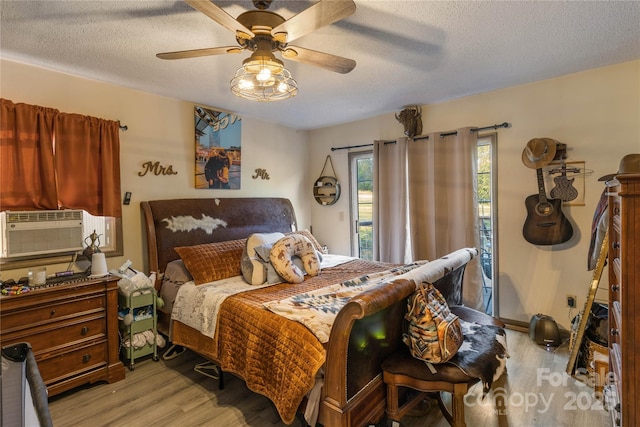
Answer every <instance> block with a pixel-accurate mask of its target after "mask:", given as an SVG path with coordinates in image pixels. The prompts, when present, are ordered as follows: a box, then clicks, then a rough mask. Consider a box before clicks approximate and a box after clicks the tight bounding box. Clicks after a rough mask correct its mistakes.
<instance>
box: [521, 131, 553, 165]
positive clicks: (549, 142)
mask: <svg viewBox="0 0 640 427" xmlns="http://www.w3.org/2000/svg"><path fill="white" fill-rule="evenodd" d="M557 143H558V141H556V140H555V139H551V138H533V139H532V140H531V141H529V142H527V146H526V147H524V150H522V163H524V165H525V166H526V167H528V168H531V169H539V168H541V167H543V166H546V165H548V164H549V163H551V161H552V160H553V158H554V157H555V155H556V144H557Z"/></svg>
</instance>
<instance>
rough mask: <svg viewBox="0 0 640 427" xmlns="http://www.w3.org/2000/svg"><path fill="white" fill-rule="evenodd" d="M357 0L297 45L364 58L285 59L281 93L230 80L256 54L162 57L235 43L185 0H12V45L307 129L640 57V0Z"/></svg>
mask: <svg viewBox="0 0 640 427" xmlns="http://www.w3.org/2000/svg"><path fill="white" fill-rule="evenodd" d="M328 1H330V0H328ZM214 3H216V4H217V5H219V6H221V7H223V8H224V9H225V10H226V11H227V12H228V13H229V14H230V15H232V16H234V17H236V16H238V15H239V14H240V13H241V12H243V11H244V10H248V9H253V5H252V4H251V2H250V1H233V2H226V1H218V0H214ZM355 3H356V5H357V9H356V12H355V14H354V15H352V16H350V17H349V18H346V19H344V20H342V21H340V22H337V23H335V24H333V25H330V26H327V27H323V28H321V29H319V30H317V31H316V32H313V33H311V34H309V35H306V36H304V37H301V38H299V39H297V40H296V41H295V43H294V44H296V45H299V46H302V47H306V48H310V49H314V50H320V51H323V52H327V53H332V54H335V55H339V56H344V57H348V58H352V59H354V60H355V61H356V62H357V66H356V68H355V69H354V70H353V71H352V72H351V73H349V74H344V75H343V74H337V73H332V72H330V71H326V70H324V69H320V68H317V67H313V66H310V65H306V64H301V63H298V62H292V61H287V60H285V64H287V66H288V68H289V69H290V70H291V72H292V74H293V77H294V78H295V79H296V81H297V82H298V86H299V89H300V92H299V94H298V95H297V96H296V97H295V98H292V99H289V100H285V101H280V102H276V103H258V102H253V101H246V100H243V99H240V98H237V97H236V96H234V95H233V94H231V92H230V90H229V81H230V80H231V78H232V77H233V74H234V72H235V70H236V69H237V68H238V67H239V66H240V65H241V63H242V60H243V59H244V58H246V57H248V56H249V53H247V52H246V51H245V52H243V53H242V54H239V55H223V56H212V57H203V58H193V59H182V60H175V61H166V60H161V59H157V58H156V56H155V54H156V53H158V52H168V51H176V50H188V49H197V48H206V47H218V46H231V45H235V44H236V41H235V37H234V35H233V34H232V33H231V32H229V31H228V30H226V29H224V28H223V27H221V26H220V25H218V24H217V23H216V22H214V21H212V20H211V19H209V18H207V17H206V16H205V15H203V14H202V13H200V12H198V11H196V10H194V9H193V8H191V7H190V6H188V5H187V4H186V3H184V2H182V1H179V0H174V1H147V0H129V1H88V0H83V1H72V0H47V1H32V0H29V1H25V0H18V1H11V0H1V3H0V14H1V16H0V19H1V21H0V40H1V41H0V54H1V55H2V57H4V58H7V59H12V60H17V61H20V62H25V63H29V64H33V65H37V66H42V67H45V68H50V69H53V70H58V71H62V72H66V73H70V74H73V75H77V76H83V77H87V78H90V79H95V80H100V81H104V82H109V83H113V84H117V85H121V86H125V87H130V88H134V89H138V90H142V91H145V92H151V93H155V94H159V95H164V96H168V97H171V98H176V99H181V100H186V101H190V102H194V103H197V104H202V105H206V106H212V107H218V108H220V109H224V110H228V111H232V112H235V113H238V114H240V115H242V116H251V117H255V118H259V119H263V120H266V121H269V122H273V123H280V124H283V125H286V126H289V127H291V128H295V129H314V128H320V127H324V126H329V125H334V124H339V123H345V122H350V121H354V120H359V119H363V118H368V117H373V116H376V115H380V114H385V113H389V112H399V111H400V110H402V107H403V106H406V105H410V104H420V105H425V104H434V103H438V102H442V101H446V100H450V99H455V98H459V97H463V96H467V95H471V94H475V93H480V92H486V91H490V90H495V89H500V88H504V87H509V86H514V85H520V84H524V83H528V82H533V81H537V80H542V79H547V78H551V77H555V76H560V75H564V74H569V73H574V72H579V71H582V70H587V69H591V68H597V67H602V66H606V65H610V64H616V63H620V62H625V61H630V60H634V59H639V58H640V1H627V2H623V1H603V2H601V1H527V2H520V1H371V0H356V1H355ZM311 4H313V2H309V1H302V0H300V1H285V0H274V2H273V4H272V6H271V8H270V9H269V10H271V11H274V12H276V13H279V14H281V15H282V16H283V17H284V18H290V17H291V16H293V15H294V14H296V13H298V12H300V11H302V10H303V9H305V8H306V7H309V6H310V5H311ZM14 101H19V100H14ZM53 107H55V106H53ZM122 119H123V120H126V118H122Z"/></svg>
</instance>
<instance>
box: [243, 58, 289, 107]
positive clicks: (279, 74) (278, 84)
mask: <svg viewBox="0 0 640 427" xmlns="http://www.w3.org/2000/svg"><path fill="white" fill-rule="evenodd" d="M231 92H232V93H233V94H234V95H236V96H239V97H241V98H245V99H249V100H252V101H262V102H270V101H281V100H284V99H288V98H291V97H294V96H296V94H297V93H298V84H297V83H296V81H295V80H294V79H293V78H292V77H291V73H290V72H289V70H287V69H286V68H285V66H284V64H283V63H282V61H280V60H279V59H277V58H275V57H274V56H273V54H271V52H268V53H266V54H265V53H264V52H257V51H256V52H254V54H253V55H251V57H249V58H247V59H245V60H244V61H243V63H242V67H240V68H239V69H238V70H237V71H236V74H235V77H234V78H233V79H232V80H231Z"/></svg>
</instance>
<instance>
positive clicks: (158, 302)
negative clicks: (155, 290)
mask: <svg viewBox="0 0 640 427" xmlns="http://www.w3.org/2000/svg"><path fill="white" fill-rule="evenodd" d="M156 307H157V308H162V307H164V300H163V299H162V298H160V297H157V298H156Z"/></svg>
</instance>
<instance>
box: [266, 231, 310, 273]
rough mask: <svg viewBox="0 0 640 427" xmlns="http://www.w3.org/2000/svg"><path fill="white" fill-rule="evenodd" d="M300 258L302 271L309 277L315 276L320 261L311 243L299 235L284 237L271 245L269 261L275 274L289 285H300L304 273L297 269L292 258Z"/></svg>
mask: <svg viewBox="0 0 640 427" xmlns="http://www.w3.org/2000/svg"><path fill="white" fill-rule="evenodd" d="M294 255H298V256H299V257H300V258H302V262H303V265H304V271H306V272H307V273H308V274H309V275H310V276H316V275H317V274H318V272H319V271H320V260H319V259H318V256H317V255H316V249H315V247H314V245H313V243H311V241H310V240H309V239H308V238H307V237H305V236H303V235H301V234H291V235H289V236H285V237H283V238H282V239H280V240H278V241H277V242H276V243H274V244H273V247H272V248H271V253H270V254H269V259H270V260H271V264H272V265H273V268H275V270H276V272H277V273H278V274H279V275H280V276H281V277H282V278H283V279H285V280H286V281H287V282H289V283H301V282H302V281H303V280H304V271H303V270H302V269H300V268H298V267H297V266H296V265H295V264H294V263H293V259H292V257H293V256H294Z"/></svg>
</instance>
